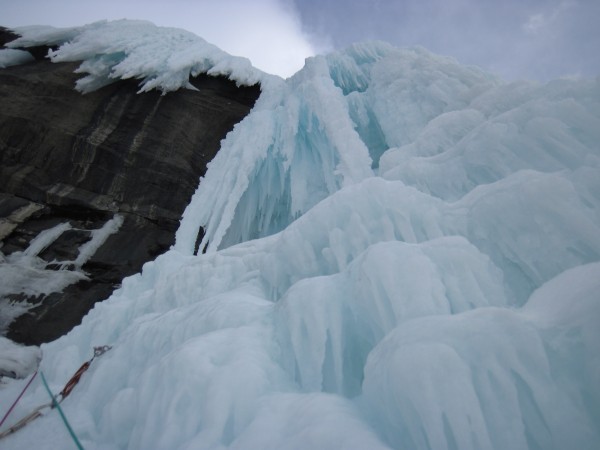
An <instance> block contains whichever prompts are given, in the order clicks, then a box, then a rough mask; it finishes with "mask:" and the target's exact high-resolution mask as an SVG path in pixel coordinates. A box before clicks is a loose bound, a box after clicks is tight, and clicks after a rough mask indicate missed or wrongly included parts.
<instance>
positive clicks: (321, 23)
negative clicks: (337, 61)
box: [0, 0, 600, 81]
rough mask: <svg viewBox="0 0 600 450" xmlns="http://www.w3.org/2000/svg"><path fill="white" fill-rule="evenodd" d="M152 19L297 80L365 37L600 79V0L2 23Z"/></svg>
mask: <svg viewBox="0 0 600 450" xmlns="http://www.w3.org/2000/svg"><path fill="white" fill-rule="evenodd" d="M120 18H128V19H145V20H150V21H152V22H154V23H156V24H157V25H165V26H175V27H178V28H184V29H186V30H189V31H192V32H194V33H196V34H198V35H199V36H201V37H203V38H204V39H206V40H207V41H209V42H212V43H214V44H216V45H217V46H219V47H220V48H222V49H223V50H225V51H227V52H229V53H232V54H235V55H241V56H246V57H249V58H250V59H251V60H252V62H253V64H254V65H256V66H257V67H259V68H261V69H263V70H265V71H267V72H271V73H278V74H280V75H283V76H289V75H291V74H292V73H293V72H295V71H296V70H298V69H299V68H300V67H301V66H302V64H303V61H304V58H306V57H307V56H310V55H313V54H315V53H322V52H325V51H328V50H331V49H334V48H343V47H345V46H347V45H349V44H351V43H352V42H359V41H363V40H367V39H379V40H384V41H388V42H390V43H392V44H394V45H396V46H399V47H402V46H413V45H421V46H423V47H425V48H428V49H429V50H431V51H433V52H435V53H439V54H443V55H448V56H453V57H455V58H456V59H458V60H459V61H460V62H462V63H466V64H474V65H478V66H480V67H482V68H484V69H486V70H489V71H491V72H493V73H496V74H498V75H500V76H502V77H504V78H506V79H520V78H528V79H538V80H542V81H545V80H548V79H551V78H556V77H561V76H579V75H583V76H597V75H599V74H600V57H599V56H598V55H600V0H212V1H208V0H144V1H142V0H102V1H98V0H94V1H92V0H0V25H5V26H19V25H32V24H44V25H54V26H75V25H83V24H85V23H90V22H93V21H96V20H101V19H120Z"/></svg>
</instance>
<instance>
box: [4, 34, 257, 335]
mask: <svg viewBox="0 0 600 450" xmlns="http://www.w3.org/2000/svg"><path fill="white" fill-rule="evenodd" d="M0 31H2V30H0ZM6 36H8V38H7V37H6ZM10 37H11V36H10V34H8V35H7V33H6V32H4V33H0V40H5V41H6V40H11V39H9V38H10ZM40 53H43V52H40ZM76 67H78V64H77V63H58V64H54V63H51V62H49V61H47V60H44V59H37V60H36V61H35V62H32V63H28V64H24V65H20V66H12V67H9V68H6V69H1V70H0V102H1V105H2V108H0V241H2V247H0V252H2V253H3V254H4V255H5V256H7V257H8V256H9V255H11V254H15V252H21V251H24V250H25V249H27V247H28V246H29V244H30V242H31V240H32V239H33V238H35V237H36V236H37V235H38V234H39V233H40V232H41V231H43V230H48V229H50V228H52V227H53V226H56V225H58V224H61V223H66V222H68V223H69V224H70V229H69V230H67V231H65V232H63V233H62V234H61V235H60V236H59V237H58V238H57V239H55V240H53V241H52V242H51V243H50V244H49V245H48V246H47V248H45V249H44V250H43V251H41V252H40V253H39V254H38V256H39V257H40V258H42V259H43V260H44V261H46V262H48V263H52V262H53V261H62V262H64V261H74V260H75V259H76V258H77V256H78V253H79V249H80V247H81V245H83V244H85V243H86V242H88V241H89V240H90V239H91V236H92V230H97V229H100V228H101V227H102V226H104V224H106V222H107V221H109V220H110V219H112V218H113V217H114V216H115V214H119V215H120V216H122V217H123V218H124V221H123V224H122V225H121V227H120V228H119V230H118V231H117V232H116V233H114V234H111V235H110V236H109V237H108V239H107V240H106V241H105V242H104V244H102V245H101V246H100V247H99V248H98V249H97V250H96V251H95V252H94V254H93V256H92V257H91V259H89V260H88V261H87V262H86V263H85V264H84V265H83V266H82V270H83V271H84V272H86V273H87V274H88V276H89V278H90V280H89V281H80V282H78V283H76V284H72V285H70V286H68V287H67V288H65V289H64V290H63V291H62V292H60V293H52V294H49V295H46V296H41V297H38V298H31V297H30V298H28V299H27V300H28V301H30V302H35V303H38V304H39V305H38V306H36V307H35V308H34V309H32V310H30V313H28V314H25V315H23V316H21V317H19V318H18V319H16V320H15V321H14V322H13V323H12V324H11V326H10V328H9V330H8V334H7V337H9V338H11V339H13V340H15V341H17V342H21V343H25V344H39V343H42V342H47V341H50V340H53V339H56V338H58V337H59V336H61V335H63V334H65V333H66V332H68V331H69V330H70V329H71V328H72V327H73V326H75V325H77V324H78V323H79V322H80V321H81V319H82V317H83V316H84V315H85V314H86V313H87V312H88V311H89V309H90V308H91V307H92V306H93V304H94V303H95V302H96V301H99V300H102V299H105V298H106V297H108V296H109V295H110V293H111V292H112V291H113V290H114V288H115V287H116V286H118V285H119V284H120V283H121V280H122V279H123V278H124V277H126V276H128V275H131V274H134V273H136V272H138V271H140V269H141V266H142V265H143V263H144V262H146V261H149V260H151V259H154V258H155V257H156V256H157V255H159V254H160V253H162V252H164V251H165V250H166V249H168V248H169V246H170V245H172V244H173V242H174V233H175V230H176V229H177V226H178V224H179V219H180V218H181V214H182V213H183V210H184V209H185V206H186V205H187V204H188V203H189V200H190V197H191V195H192V194H193V193H194V191H195V189H196V188H197V185H198V180H199V178H200V176H202V175H203V174H204V173H205V171H206V164H207V163H208V162H209V161H210V160H211V159H212V158H213V157H214V155H215V154H216V152H217V151H218V149H219V146H220V141H221V140H222V139H223V138H224V137H225V135H226V134H227V132H228V131H229V130H231V129H232V128H233V126H234V125H235V123H237V122H239V121H240V120H241V119H242V118H243V117H244V116H245V115H246V114H247V113H248V112H249V110H250V109H251V107H252V105H253V104H254V102H255V101H256V99H257V98H258V95H259V94H260V88H259V87H258V86H253V87H242V88H240V87H237V86H236V85H235V83H233V82H230V81H228V80H226V79H223V78H212V77H208V76H200V77H198V78H195V79H193V80H191V81H192V83H193V84H194V85H195V86H196V87H198V89H199V91H191V90H185V91H184V90H180V91H177V92H172V93H169V94H167V95H164V96H163V95H161V94H160V93H158V92H149V93H144V94H136V91H137V88H138V86H137V83H136V82H135V81H118V82H116V83H113V84H111V85H109V86H106V87H104V88H102V89H100V90H98V91H96V92H93V93H90V94H86V95H82V94H80V93H78V92H77V91H75V90H74V83H75V81H76V79H77V78H78V75H77V74H74V73H73V71H74V70H75V68H76ZM0 264H2V262H1V260H0ZM55 265H56V266H57V267H56V268H57V269H58V268H59V267H58V266H59V265H58V264H55ZM46 268H47V269H48V268H49V269H52V268H53V266H52V264H49V265H48V266H47V267H46ZM62 268H63V269H64V267H62ZM67 270H68V267H67ZM22 297H23V295H22V294H14V295H9V296H8V297H6V298H5V299H4V300H0V301H9V300H11V299H12V300H20V299H22Z"/></svg>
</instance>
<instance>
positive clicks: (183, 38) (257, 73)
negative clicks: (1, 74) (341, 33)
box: [6, 20, 279, 93]
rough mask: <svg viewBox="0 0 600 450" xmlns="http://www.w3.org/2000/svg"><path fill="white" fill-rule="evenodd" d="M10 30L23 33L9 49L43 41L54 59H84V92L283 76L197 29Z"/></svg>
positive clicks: (99, 26)
mask: <svg viewBox="0 0 600 450" xmlns="http://www.w3.org/2000/svg"><path fill="white" fill-rule="evenodd" d="M12 31H14V32H15V33H17V34H19V35H20V36H21V37H20V38H18V39H16V40H14V41H12V42H10V43H8V44H7V45H6V46H7V47H9V48H12V49H15V48H29V47H36V46H41V45H45V46H49V47H56V49H55V50H52V49H51V50H49V52H48V57H49V58H50V60H51V61H52V62H69V61H71V62H72V61H82V63H81V65H80V66H79V67H78V68H77V70H76V73H84V74H87V75H86V76H84V77H83V78H81V79H80V80H78V81H77V83H76V89H77V90H78V91H80V92H82V93H88V92H92V91H94V90H96V89H99V88H101V87H103V86H106V85H107V84H110V83H113V82H114V81H117V80H119V79H129V78H136V79H139V80H140V89H139V92H147V91H150V90H152V89H157V90H160V91H162V92H163V93H167V92H170V91H176V90H178V89H180V88H187V89H196V88H195V87H194V86H192V85H191V84H190V82H189V79H190V76H192V77H194V76H197V75H199V74H201V73H206V74H208V75H212V76H225V77H227V78H229V79H230V80H232V81H235V82H236V84H237V85H238V86H239V85H245V86H253V85H255V84H257V83H261V84H264V83H269V81H272V80H276V79H279V77H277V76H275V75H269V74H266V73H264V72H262V71H261V70H259V69H257V68H255V67H253V66H252V64H251V63H250V60H248V59H247V58H242V57H238V56H231V55H229V54H228V53H226V52H224V51H222V50H220V49H219V48H218V47H216V46H214V45H212V44H210V43H208V42H206V41H205V40H204V39H202V38H200V37H198V36H196V35H195V34H193V33H190V32H188V31H185V30H180V29H176V28H166V27H158V26H156V25H154V24H152V23H150V22H146V21H138V20H116V21H100V22H94V23H92V24H88V25H84V26H82V27H73V28H54V27H50V26H29V27H20V28H14V29H13V30H12Z"/></svg>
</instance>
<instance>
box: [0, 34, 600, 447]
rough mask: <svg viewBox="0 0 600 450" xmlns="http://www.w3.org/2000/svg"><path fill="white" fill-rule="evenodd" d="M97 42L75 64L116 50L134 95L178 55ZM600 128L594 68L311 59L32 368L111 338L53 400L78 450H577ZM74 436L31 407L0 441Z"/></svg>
mask: <svg viewBox="0 0 600 450" xmlns="http://www.w3.org/2000/svg"><path fill="white" fill-rule="evenodd" d="M103 26H107V25H103ZM119 26H124V25H123V24H121V25H119ZM137 26H139V25H138V24H133V26H132V28H131V33H132V34H135V33H138V31H136V27H137ZM145 26H147V25H144V27H145ZM142 28H143V27H142ZM78 33H80V31H76V32H74V35H73V36H70V37H69V38H68V39H69V42H71V41H72V42H74V44H72V45H73V47H71V44H69V43H65V44H63V46H62V47H60V48H59V49H58V50H57V52H55V53H54V55H60V54H61V52H63V51H64V52H65V54H67V53H68V49H69V48H75V47H76V46H77V45H79V44H77V42H79V41H78V36H80V34H78ZM81 33H83V35H85V33H86V32H85V30H84V31H83V32H81ZM165 33H167V32H166V31H165ZM96 36H97V39H99V41H98V42H95V43H94V46H97V47H101V48H102V49H103V50H102V51H99V50H96V47H94V46H92V47H87V48H88V51H87V52H85V53H79V55H80V56H79V57H80V58H91V59H88V60H86V62H84V63H83V65H82V68H83V67H88V68H89V67H91V66H92V65H97V64H98V63H99V61H100V60H102V58H103V57H102V56H98V55H100V54H109V53H110V54H113V53H111V52H114V53H115V54H116V53H118V54H120V55H121V57H123V58H125V59H123V61H129V62H128V64H131V67H129V69H130V70H129V71H125V72H119V71H113V72H112V73H113V76H129V74H135V75H132V76H138V77H145V78H147V79H148V80H149V79H152V80H156V82H154V83H150V84H145V85H144V86H148V87H152V86H153V87H157V88H163V89H164V88H165V87H167V89H166V90H168V89H170V87H173V86H175V85H179V86H184V83H182V77H181V72H179V68H180V67H186V69H185V70H188V68H189V67H192V66H193V64H196V62H197V59H196V57H197V55H195V54H193V52H191V51H189V52H188V50H187V49H184V50H183V53H182V54H181V55H177V54H174V55H173V58H174V59H175V60H178V61H179V63H180V64H179V65H169V64H167V65H164V66H163V65H161V66H160V68H159V69H157V66H156V64H158V63H156V62H155V61H153V62H151V63H150V64H151V65H152V68H151V69H149V70H148V71H146V69H145V68H144V67H143V64H142V63H141V62H140V61H139V60H135V59H133V60H130V59H129V58H128V57H127V51H128V49H127V48H125V47H124V48H121V49H118V48H111V49H110V51H109V52H108V53H107V51H106V50H104V49H105V47H106V45H104V44H103V43H102V41H101V39H100V37H101V36H102V34H101V33H98V34H97V35H96ZM137 36H138V35H137V34H135V37H136V38H135V39H134V41H135V42H138V44H139V46H141V47H144V48H145V50H144V51H146V52H149V54H151V52H152V51H154V50H152V47H151V43H150V42H149V41H148V42H146V39H149V38H148V37H147V35H146V34H143V36H139V40H138V38H137ZM128 37H129V36H128ZM24 39H27V33H25V37H24ZM48 39H49V38H48ZM82 39H83V38H82ZM36 42H39V41H36ZM65 42H67V41H66V40H65ZM110 42H111V43H113V44H114V42H118V43H121V45H123V44H122V42H123V40H121V39H119V38H118V37H116V38H115V37H111V38H110ZM140 43H143V45H142V44H140ZM82 45H83V44H82ZM86 45H87V44H86ZM90 45H91V44H90ZM136 48H137V47H136ZM63 49H64V50H63ZM103 52H104V53H103ZM55 59H56V57H55ZM134 62H135V64H134ZM230 63H231V64H233V63H232V62H230ZM136 64H138V66H136ZM223 64H224V65H227V64H229V63H227V62H224V63H223ZM113 70H114V68H113ZM161 70H162V72H160V71H161ZM171 76H173V79H171V78H170V77H171ZM148 77H150V78H148ZM160 83H165V85H164V86H161V85H160ZM599 130H600V79H596V80H580V81H573V80H558V81H554V82H551V83H548V84H545V85H539V84H535V83H525V82H523V83H511V84H507V83H504V82H502V81H500V80H498V79H496V78H494V77H492V76H490V75H488V74H485V73H482V72H481V71H479V70H478V69H475V68H472V67H464V66H461V65H459V64H458V63H456V62H455V61H453V60H451V59H448V58H442V57H438V56H435V55H432V54H430V53H428V52H427V51H425V50H423V49H409V50H406V49H403V50H401V49H395V48H393V47H390V46H388V45H386V44H383V43H368V44H361V45H356V46H354V47H351V48H349V49H348V50H346V51H343V52H338V53H335V54H332V55H328V56H317V57H314V58H311V59H309V60H307V62H306V66H305V67H304V69H302V70H301V71H300V72H299V73H297V74H296V75H294V76H293V77H291V78H290V79H288V80H280V79H276V78H269V81H267V82H265V83H264V85H263V93H262V95H261V98H260V99H259V101H258V102H257V104H256V106H255V108H254V109H253V111H252V112H251V113H250V115H249V116H247V118H246V119H244V120H243V121H242V122H241V123H240V124H238V125H237V126H236V127H235V129H234V130H233V131H232V132H231V133H230V134H229V135H228V136H227V138H226V139H225V140H224V141H223V143H222V148H221V150H220V152H219V154H218V155H217V157H216V158H215V159H214V161H213V162H212V163H211V164H210V167H209V170H208V172H207V174H206V176H205V178H204V179H203V180H202V182H201V183H200V187H199V189H198V191H197V192H196V194H195V196H194V198H193V199H192V201H191V203H190V205H189V206H188V208H187V210H186V212H185V214H184V217H183V218H182V222H181V227H180V229H179V231H178V234H177V242H176V245H175V247H174V248H173V249H171V250H170V251H168V252H167V253H165V254H164V255H161V256H160V257H158V258H157V259H156V260H155V261H153V262H151V263H147V264H146V265H145V266H144V269H143V272H142V273H141V274H138V275H135V276H133V277H130V278H127V279H125V280H124V282H123V285H122V287H121V288H120V289H119V290H117V291H116V292H115V293H114V294H113V296H112V297H111V298H110V299H108V300H107V301H105V302H102V303H99V304H97V306H96V307H95V308H94V309H93V310H92V311H91V312H90V313H89V314H88V315H87V316H86V317H85V319H84V321H83V323H82V324H81V325H80V326H79V327H77V328H75V329H74V330H73V331H72V332H71V333H69V334H68V335H66V336H64V337H63V338H61V339H59V340H57V341H55V342H52V343H50V344H47V345H44V346H43V351H44V358H43V360H42V363H41V369H42V370H43V371H44V372H45V373H46V376H47V378H48V379H49V381H50V384H51V387H52V388H53V389H55V390H59V389H60V388H61V387H62V385H63V384H64V382H65V381H66V380H68V378H69V377H70V376H71V374H72V373H73V372H74V371H75V370H76V369H77V368H78V367H79V365H80V364H81V363H82V361H85V360H87V359H89V357H90V355H91V349H92V348H93V346H95V345H102V344H110V345H112V346H113V349H112V350H111V351H110V352H108V353H107V354H105V355H103V356H102V357H101V358H99V359H98V360H97V361H95V362H94V363H93V365H92V367H91V369H90V370H89V371H88V372H87V373H86V374H85V376H84V377H83V378H82V380H81V382H80V385H79V386H78V387H77V388H76V391H74V392H73V393H72V394H71V396H70V397H69V398H68V399H67V400H65V402H63V409H64V411H65V414H66V415H67V417H68V418H69V419H70V421H71V425H72V426H73V428H74V430H75V431H76V433H77V435H78V436H79V438H80V440H81V441H82V443H83V445H84V446H85V447H86V448H98V449H113V448H114V449H116V448H131V449H133V448H159V449H162V448H164V449H167V448H168V449H174V448H182V449H183V448H188V449H192V448H193V449H223V448H232V449H249V448H261V449H287V448H289V449H301V448H302V449H304V448H312V449H320V448H322V449H331V448H344V449H349V448H356V449H365V448H369V449H377V448H415V449H436V450H439V449H458V448H460V449H477V450H481V449H508V448H510V449H557V450H558V449H564V448H578V449H590V450H591V449H596V448H598V447H600V388H599V387H598V386H599V385H598V380H599V379H600V345H599V344H598V343H599V342H600V326H599V325H600V294H599V293H600V149H599V148H598V142H600V139H599V138H600V135H599V133H600V131H599ZM201 227H202V228H203V229H204V231H205V235H204V240H203V242H202V244H201V247H202V248H201V249H204V248H205V249H206V253H205V254H202V253H200V254H197V255H195V254H194V253H195V251H194V245H195V242H196V237H197V233H198V230H199V229H200V228H201ZM23 383H24V382H14V383H12V384H10V385H8V386H6V387H5V388H4V389H2V390H0V398H1V399H2V402H1V404H2V405H5V404H10V400H9V399H12V398H14V397H15V396H16V395H17V393H18V392H19V390H20V389H21V388H22V386H23ZM46 401H47V395H46V393H45V391H44V389H43V387H41V386H40V385H37V387H33V388H32V389H31V392H30V393H29V394H28V395H26V396H25V397H24V398H23V400H22V401H21V403H20V404H19V406H18V407H17V408H16V412H15V414H16V415H17V416H19V415H23V414H25V413H27V412H28V411H29V410H31V409H32V408H33V407H35V406H37V405H38V404H41V403H44V402H46ZM3 408H4V406H3ZM0 412H1V411H0ZM69 440H70V438H69V436H68V434H67V431H66V430H64V429H62V428H61V425H60V418H59V417H58V416H57V415H56V414H48V415H47V416H45V417H43V418H42V419H39V420H38V421H37V422H36V423H33V424H31V425H30V426H29V427H28V429H27V431H26V432H21V433H17V434H15V435H13V436H11V437H9V438H6V439H5V440H4V442H2V444H3V446H4V447H5V448H8V449H21V448H23V449H24V448H68V446H69V445H70V443H69V442H68V441H69Z"/></svg>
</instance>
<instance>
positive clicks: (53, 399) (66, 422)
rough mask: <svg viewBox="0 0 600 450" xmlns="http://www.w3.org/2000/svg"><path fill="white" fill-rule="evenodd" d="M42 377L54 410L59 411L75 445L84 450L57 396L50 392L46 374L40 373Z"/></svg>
mask: <svg viewBox="0 0 600 450" xmlns="http://www.w3.org/2000/svg"><path fill="white" fill-rule="evenodd" d="M40 375H41V376H42V381H43V382H44V387H45V388H46V391H48V395H49V396H50V398H51V399H52V408H56V409H58V412H59V414H60V417H61V418H62V420H63V422H64V424H65V426H66V427H67V430H68V431H69V434H70V435H71V437H72V438H73V441H74V442H75V445H77V448H78V449H79V450H83V446H82V445H81V443H80V442H79V439H77V435H76V434H75V432H74V431H73V428H71V425H69V421H68V420H67V416H65V413H64V412H63V410H62V408H61V407H60V404H59V403H58V402H57V401H56V396H55V395H52V391H51V390H50V387H49V386H48V383H47V382H46V377H45V376H44V372H40ZM63 398H64V397H63Z"/></svg>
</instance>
